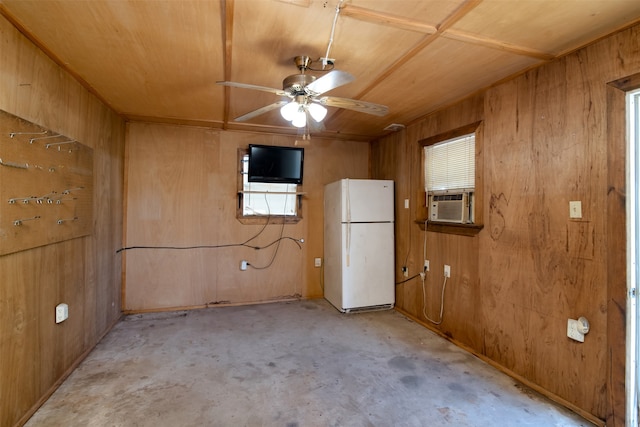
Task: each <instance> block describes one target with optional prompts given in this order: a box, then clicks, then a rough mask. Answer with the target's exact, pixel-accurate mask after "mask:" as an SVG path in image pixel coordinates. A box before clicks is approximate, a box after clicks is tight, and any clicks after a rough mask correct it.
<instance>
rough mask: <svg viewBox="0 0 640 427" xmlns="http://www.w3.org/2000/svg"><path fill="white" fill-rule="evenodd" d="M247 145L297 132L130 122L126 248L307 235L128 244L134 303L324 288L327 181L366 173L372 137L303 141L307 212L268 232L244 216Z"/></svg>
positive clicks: (274, 295) (311, 292) (189, 303)
mask: <svg viewBox="0 0 640 427" xmlns="http://www.w3.org/2000/svg"><path fill="white" fill-rule="evenodd" d="M249 144H267V145H269V144H271V145H294V144H295V138H294V137H289V136H279V135H265V134H256V133H244V132H229V131H215V132H212V131H210V130H207V129H205V128H195V127H185V126H172V125H158V124H147V123H136V122H132V123H130V124H129V133H128V152H129V155H128V156H129V157H128V168H127V169H128V170H127V189H128V190H127V219H126V221H127V242H126V246H139V245H144V246H193V245H229V244H239V243H242V242H244V241H246V240H248V239H251V238H253V237H255V238H254V239H252V240H251V242H250V243H251V245H255V246H261V247H262V246H267V245H269V244H270V243H272V242H274V241H275V240H277V239H278V238H279V237H280V235H281V234H282V235H284V236H288V237H292V238H296V239H300V238H303V239H304V240H305V243H303V244H301V247H298V245H296V244H295V242H293V241H291V240H288V239H286V240H283V241H282V242H281V243H280V245H279V247H278V246H277V245H273V246H269V247H268V248H266V249H264V250H255V249H252V248H248V247H241V246H235V247H225V248H217V249H192V250H171V249H131V250H127V251H126V252H125V253H124V256H125V257H126V265H127V271H126V301H127V302H126V307H125V308H126V309H127V310H129V311H144V310H156V309H169V308H176V307H197V306H206V305H212V304H237V303H251V302H265V301H271V300H278V299H288V298H299V297H303V298H307V297H310V296H319V295H321V289H320V283H321V276H320V274H321V271H318V269H316V268H315V267H313V258H314V257H323V254H322V232H323V226H322V221H323V219H322V205H323V190H324V185H325V184H326V183H328V182H332V181H335V180H337V179H340V178H344V177H351V178H366V177H368V161H369V156H368V144H363V143H360V142H345V141H333V140H323V139H319V138H318V139H314V140H312V141H311V143H310V144H309V145H308V146H305V150H306V151H305V166H304V182H303V185H302V191H303V192H304V193H305V196H304V197H303V202H302V203H303V207H302V216H303V218H302V220H301V221H300V222H298V223H297V224H286V225H285V226H284V228H283V227H282V225H280V224H270V225H268V226H267V227H266V228H264V230H262V229H263V226H262V225H259V224H258V225H244V224H242V223H241V222H240V221H238V220H237V219H236V204H237V179H236V178H237V173H238V167H237V156H238V154H237V152H238V149H239V148H246V147H247V146H248V145H249ZM261 230H262V231H261ZM276 249H277V250H278V252H277V256H276V257H275V259H274V260H273V263H271V259H272V257H273V256H274V253H275V250H276ZM241 260H247V261H248V262H249V264H251V266H250V267H249V268H248V269H247V271H240V261H241ZM267 266H269V267H268V268H266V269H262V267H267ZM253 267H257V268H253Z"/></svg>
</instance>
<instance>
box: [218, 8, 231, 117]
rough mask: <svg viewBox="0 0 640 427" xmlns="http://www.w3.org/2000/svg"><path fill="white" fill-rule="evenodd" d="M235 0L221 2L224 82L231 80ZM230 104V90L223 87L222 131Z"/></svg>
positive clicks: (227, 87)
mask: <svg viewBox="0 0 640 427" xmlns="http://www.w3.org/2000/svg"><path fill="white" fill-rule="evenodd" d="M234 7H235V0H222V1H221V2H220V11H221V16H222V40H223V43H224V58H223V61H224V80H225V81H230V80H231V58H232V55H231V54H232V51H233V11H234ZM230 104H231V88H230V87H229V86H225V87H224V107H223V113H222V121H223V129H226V127H227V125H228V123H229V110H230Z"/></svg>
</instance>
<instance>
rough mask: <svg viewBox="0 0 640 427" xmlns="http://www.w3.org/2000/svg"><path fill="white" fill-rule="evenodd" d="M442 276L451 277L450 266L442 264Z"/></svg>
mask: <svg viewBox="0 0 640 427" xmlns="http://www.w3.org/2000/svg"><path fill="white" fill-rule="evenodd" d="M444 277H451V266H450V265H447V264H445V265H444Z"/></svg>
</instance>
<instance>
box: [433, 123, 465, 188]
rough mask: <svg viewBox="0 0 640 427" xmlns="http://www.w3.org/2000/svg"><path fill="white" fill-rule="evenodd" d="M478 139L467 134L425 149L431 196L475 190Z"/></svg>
mask: <svg viewBox="0 0 640 427" xmlns="http://www.w3.org/2000/svg"><path fill="white" fill-rule="evenodd" d="M475 146H476V136H475V134H473V133H472V134H467V135H463V136H460V137H456V138H452V139H449V140H446V141H443V142H438V143H436V144H433V145H428V146H426V147H424V159H425V168H424V170H425V189H426V191H427V192H428V193H434V192H443V191H453V192H469V191H473V190H474V189H475V181H476V179H475V174H476V151H475Z"/></svg>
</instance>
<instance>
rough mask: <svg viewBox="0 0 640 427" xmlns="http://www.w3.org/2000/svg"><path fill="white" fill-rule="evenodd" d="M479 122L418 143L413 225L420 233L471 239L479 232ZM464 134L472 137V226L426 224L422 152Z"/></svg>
mask: <svg viewBox="0 0 640 427" xmlns="http://www.w3.org/2000/svg"><path fill="white" fill-rule="evenodd" d="M482 128H483V126H482V121H479V122H475V123H471V124H469V125H465V126H462V127H459V128H456V129H453V130H450V131H447V132H444V133H440V134H438V135H434V136H431V137H428V138H424V139H421V140H419V141H418V144H417V146H418V147H417V148H418V150H419V153H418V158H419V159H420V192H419V193H418V197H420V199H421V200H422V202H421V203H416V223H418V224H419V225H420V228H422V229H423V230H424V229H425V228H426V230H427V231H433V232H437V233H448V234H457V235H463V236H475V235H477V234H478V233H479V232H480V230H482V228H484V223H483V209H482V206H483V194H482V192H483V191H482V189H483V182H482V176H483V173H482V166H483V164H482V156H481V154H482V152H483V151H482V145H483V144H482ZM468 134H474V135H475V189H474V191H473V197H474V201H473V218H474V223H473V224H456V223H446V222H430V221H428V219H429V206H428V202H427V200H428V194H427V192H426V185H425V173H424V171H425V154H424V152H425V150H424V148H425V147H427V146H430V145H434V144H437V143H440V142H444V141H447V140H450V139H454V138H459V137H462V136H465V135H468Z"/></svg>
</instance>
